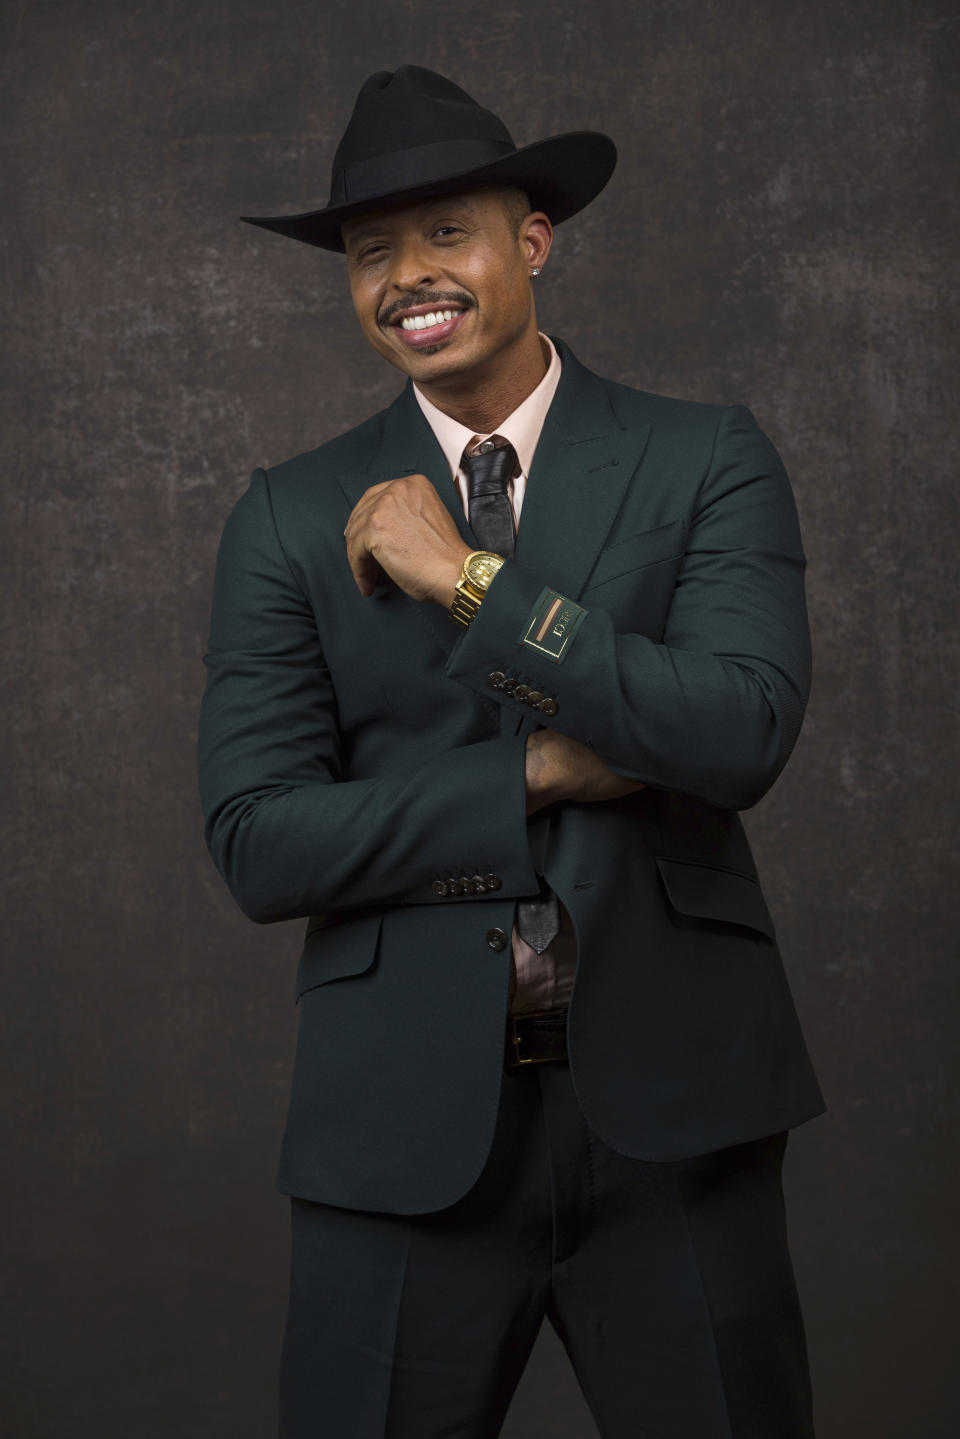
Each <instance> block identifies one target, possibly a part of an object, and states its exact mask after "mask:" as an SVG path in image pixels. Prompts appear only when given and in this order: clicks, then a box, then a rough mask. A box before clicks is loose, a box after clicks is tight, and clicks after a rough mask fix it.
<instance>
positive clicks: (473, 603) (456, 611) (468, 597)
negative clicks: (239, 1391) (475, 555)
mask: <svg viewBox="0 0 960 1439" xmlns="http://www.w3.org/2000/svg"><path fill="white" fill-rule="evenodd" d="M485 594H486V591H485V590H477V589H475V588H474V586H473V585H471V583H470V581H469V580H468V579H467V578H466V577H465V576H464V575H461V577H460V579H459V580H458V581H457V588H456V593H455V595H454V597H453V603H452V605H451V606H450V608H449V609H448V610H447V614H448V615H449V616H450V618H451V619H452V620H456V621H457V623H458V624H461V625H463V627H464V629H468V628H469V627H470V625H471V624H472V623H473V618H474V615H475V614H476V613H477V610H478V609H479V608H480V605H481V604H482V602H483V596H484V595H485Z"/></svg>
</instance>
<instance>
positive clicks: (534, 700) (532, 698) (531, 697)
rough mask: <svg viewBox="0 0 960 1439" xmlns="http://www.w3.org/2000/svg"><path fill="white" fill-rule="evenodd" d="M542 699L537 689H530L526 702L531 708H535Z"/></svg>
mask: <svg viewBox="0 0 960 1439" xmlns="http://www.w3.org/2000/svg"><path fill="white" fill-rule="evenodd" d="M542 699H543V695H542V694H541V693H540V691H539V690H531V691H530V693H529V694H528V695H527V704H528V705H529V706H530V708H531V709H536V708H537V706H538V705H539V704H540V702H541V700H542Z"/></svg>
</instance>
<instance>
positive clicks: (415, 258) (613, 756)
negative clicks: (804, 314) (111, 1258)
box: [199, 65, 824, 1439]
mask: <svg viewBox="0 0 960 1439" xmlns="http://www.w3.org/2000/svg"><path fill="white" fill-rule="evenodd" d="M615 158H616V152H615V149H614V146H613V144H612V142H611V141H610V140H609V138H608V137H606V136H604V135H599V134H596V133H594V132H590V131H587V132H575V133H572V134H568V135H560V136H555V137H553V138H551V139H547V140H543V141H540V142H538V143H535V144H532V145H528V146H526V147H524V148H523V149H517V148H516V147H515V145H514V143H513V140H512V138H511V137H510V135H509V132H508V131H507V130H506V129H505V127H504V126H503V125H502V123H501V122H500V121H499V120H498V119H497V117H496V116H495V115H493V114H492V113H491V112H489V111H487V110H484V109H481V107H480V106H479V105H477V104H476V102H475V101H473V100H472V99H471V97H470V96H469V95H467V94H466V93H465V92H464V91H463V90H462V89H460V88H459V87H458V86H456V85H454V84H452V83H451V82H450V81H448V80H446V79H444V77H442V76H440V75H437V74H435V73H433V72H431V71H429V70H425V69H423V68H421V67H418V66H407V65H405V66H401V67H400V68H399V69H398V70H396V71H395V72H389V71H387V72H379V73H377V74H375V75H373V76H371V77H370V79H369V80H368V81H367V82H366V83H365V84H364V86H363V87H362V89H361V91H360V94H359V97H358V99H357V102H356V106H355V108H354V112H353V116H352V118H351V120H350V123H349V125H348V127H347V130H346V132H345V134H344V136H343V138H342V140H341V142H340V145H339V147H338V150H337V153H336V156H335V159H334V164H333V181H332V185H331V197H330V202H329V204H328V205H327V206H326V207H325V208H324V209H321V210H314V211H308V212H306V213H304V214H300V215H295V216H288V217H260V218H252V221H251V222H252V223H254V224H258V225H261V226H263V227H265V228H267V229H272V230H275V231H278V232H279V233H281V234H284V235H287V236H289V237H291V238H294V239H297V240H300V241H302V242H305V243H308V244H313V245H317V246H319V247H320V248H323V249H327V250H330V251H333V252H338V253H340V254H343V255H345V257H346V268H347V274H348V277H349V282H350V288H351V294H352V297H353V303H354V306H355V308H356V312H357V316H358V318H359V320H360V324H361V327H362V329H363V332H364V334H365V335H366V337H367V339H368V340H369V341H370V343H371V345H372V346H373V348H374V349H375V350H376V351H377V353H378V354H380V355H382V356H383V358H384V359H385V360H387V361H388V362H389V363H390V364H392V365H394V366H395V367H396V368H397V369H399V370H400V371H401V372H402V373H403V374H405V375H406V376H407V383H406V385H405V387H404V389H403V391H402V393H401V394H400V395H399V396H398V398H397V399H396V400H395V401H394V402H393V403H392V404H391V405H389V406H388V407H387V408H386V409H385V410H383V411H382V412H380V413H379V414H376V415H374V416H373V417H372V418H370V419H369V420H367V421H365V422H364V423H363V424H361V425H358V426H357V427H356V428H355V429H352V430H350V431H348V432H347V433H345V434H342V435H340V436H338V437H337V438H335V439H333V440H331V441H330V442H329V443H327V444H325V445H322V446H320V447H319V448H318V449H315V450H312V451H309V452H307V453H306V454H303V455H298V456H296V457H295V458H294V459H291V460H288V461H286V462H285V463H283V464H280V465H277V466H275V467H273V468H271V469H269V470H264V469H256V470H254V472H253V475H252V477H251V481H250V485H249V488H248V489H247V490H246V492H245V493H244V494H242V495H241V496H240V498H239V500H238V501H237V502H236V504H235V505H234V508H233V510H232V512H231V513H230V515H229V516H228V518H227V521H226V525H225V527H224V531H223V535H222V538H221V542H220V548H219V552H218V556H217V565H216V574H215V578H214V592H213V607H212V619H211V630H210V641H209V647H208V650H207V653H206V654H205V656H204V661H205V664H206V666H207V686H206V690H205V693H204V698H203V705H202V711H201V716H200V734H199V773H200V786H201V796H202V801H203V809H204V817H205V824H206V830H205V833H206V838H207V843H208V845H209V848H210V853H211V855H212V857H213V859H214V861H215V863H216V865H217V867H218V869H219V870H220V872H221V874H222V875H223V877H224V879H225V881H226V883H227V884H228V885H229V887H230V890H231V893H232V894H233V896H234V897H235V899H236V901H237V903H238V904H239V905H240V907H241V909H242V910H243V911H244V913H245V914H247V915H248V916H249V917H250V918H251V919H253V920H255V921H257V922H258V923H272V922H275V921H278V920H287V919H295V918H306V919H307V921H308V923H307V929H306V934H305V939H304V944H303V949H302V952H301V956H300V961H299V966H298V971H297V980H296V997H297V1000H298V1001H299V1003H300V1029H299V1037H298V1043H297V1052H296V1057H295V1062H294V1074H293V1083H292V1090H291V1096H290V1107H289V1111H288V1118H287V1125H286V1130H285V1134H284V1138H283V1146H282V1152H281V1157H280V1166H279V1173H278V1178H277V1184H278V1188H279V1189H280V1190H281V1192H283V1193H286V1194H289V1195H290V1196H291V1208H292V1270H291V1288H290V1305H289V1312H288V1318H287V1326H286V1331H285V1336H284V1345H283V1353H282V1359H281V1366H280V1369H281V1372H280V1414H281V1433H282V1434H283V1435H284V1436H286V1439H307V1436H311V1439H315V1436H318V1435H321V1434H322V1435H324V1436H331V1439H373V1436H378V1439H379V1436H385V1435H389V1436H391V1437H392V1439H433V1436H437V1439H439V1436H441V1435H453V1434H457V1435H458V1436H468V1435H469V1436H477V1439H480V1436H494V1435H496V1434H497V1433H499V1431H500V1427H501V1424H502V1421H503V1418H504V1415H505V1413H506V1410H507V1408H508V1406H509V1403H510V1399H511V1396H512V1394H513V1392H514V1389H515V1387H516V1384H517V1382H518V1380H519V1377H520V1374H521V1372H522V1370H523V1367H524V1364H525V1362H526V1359H527V1357H528V1355H529V1353H530V1350H531V1347H532V1345H533V1343H534V1340H535V1338H536V1334H537V1331H538V1329H539V1326H540V1324H541V1322H542V1320H543V1317H544V1315H547V1316H548V1317H549V1319H550V1321H551V1323H552V1324H553V1325H554V1327H555V1328H556V1330H557V1332H558V1333H559V1335H560V1337H561V1339H562V1341H563V1343H564V1345H565V1346H566V1349H567V1352H568V1353H569V1355H570V1358H571V1361H572V1363H573V1366H574V1369H575V1371H576V1374H577V1377H578V1380H579V1382H580V1384H581V1387H582V1389H583V1391H584V1394H585V1396H586V1399H587V1402H588V1403H589V1405H590V1408H591V1410H592V1411H593V1413H594V1415H595V1416H596V1420H597V1424H598V1426H599V1429H600V1432H601V1433H602V1434H603V1436H604V1439H627V1436H629V1439H634V1436H636V1435H638V1434H641V1433H642V1434H657V1435H659V1436H663V1439H694V1436H695V1439H721V1436H723V1439H731V1436H732V1439H761V1436H762V1439H792V1436H809V1435H811V1434H812V1421H811V1406H810V1390H809V1376H808V1370H807V1359H806V1352H805V1344H804V1333H803V1324H802V1319H801V1315H800V1310H799V1305H798V1301H797V1294H796V1288H795V1285H794V1280H793V1274H792V1270H791V1264H790V1258H789V1253H788V1249H787V1241H786V1233H785V1222H784V1214H783V1199H782V1190H781V1185H780V1174H781V1164H782V1159H783V1154H784V1149H785V1145H786V1139H787V1130H788V1129H789V1128H791V1127H793V1126H794V1125H796V1124H799V1123H802V1122H803V1121H804V1120H807V1119H809V1118H811V1117H812V1116H814V1115H816V1114H819V1113H822V1112H823V1108H824V1104H823V1099H822V1096H821V1094H820V1090H819V1088H818V1085H817V1081H816V1078H815V1076H814V1074H813V1071H812V1068H811V1065H810V1060H809V1058H808V1055H807V1051H806V1048H805V1046H804V1042H803V1038H802V1035H801V1032H800V1028H799V1025H798V1021H797V1016H796V1013H795V1010H794V1007H793V1003H792V1000H791V997H790V992H789V988H788V986H787V982H786V978H785V975H784V971H783V967H782V964H781V961H780V956H779V954H778V951H777V946H776V941H775V932H774V926H773V922H772V920H771V917H770V914H769V911H768V910H767V907H766V904H765V902H764V898H763V895H762V892H761V888H760V884H759V881H758V877H757V873H756V868H755V865H754V862H753V858H752V856H751V853H750V848H749V845H748V842H747V839H746V835H745V833H744V830H743V826H742V824H741V821H740V818H739V815H738V813H737V812H738V811H739V810H741V809H746V808H748V807H750V806H751V805H753V804H755V803H756V802H757V801H758V800H759V799H761V798H762V796H763V795H764V794H765V793H766V792H767V791H768V789H769V788H770V786H771V785H772V784H773V782H774V780H775V779H776V777H777V775H778V774H779V773H780V771H781V769H782V768H783V765H784V764H785V763H786V761H787V758H788V756H789V754H790V751H791V749H792V747H793V745H794V742H795V740H796V737H797V733H798V731H799V728H800V723H801V720H802V716H803V710H804V706H805V703H806V698H807V693H808V688H809V667H810V655H809V635H808V629H807V621H806V613H805V607H804V591H803V572H804V564H805V561H804V555H803V550H802V547H801V541H800V535H799V530H798V525H797V517H796V511H795V507H794V502H793V498H792V494H791V490H790V485H789V482H788V480H787V477H786V475H785V473H784V470H783V466H782V464H781V463H780V460H779V457H778V456H777V454H776V451H775V450H774V448H773V446H772V445H771V444H770V442H769V441H768V440H767V439H766V437H765V436H764V435H763V434H762V433H761V431H760V430H759V429H758V428H757V425H756V422H755V420H754V418H753V416H752V414H751V413H750V411H749V410H747V409H746V408H745V407H743V406H742V405H734V406H729V407H725V406H722V405H712V404H701V403H694V402H687V401H680V400H674V399H668V398H664V397H660V396H656V395H651V394H647V393H644V392H641V391H637V390H633V389H630V388H628V387H626V386H623V385H619V384H616V383H614V382H613V381H609V380H605V379H602V378H600V377H599V376H598V375H595V374H594V373H593V372H592V371H590V370H589V369H587V368H586V367H585V366H584V365H582V364H581V363H580V362H579V361H578V360H577V358H576V356H575V355H574V354H573V352H572V350H571V349H570V347H569V346H568V345H567V344H566V342H565V341H563V340H562V339H560V338H559V337H558V336H550V335H547V334H546V333H544V332H542V331H540V330H539V329H538V325H537V318H536V307H535V302H534V293H533V284H534V279H535V277H536V276H538V275H539V274H540V273H541V272H542V271H543V269H544V266H545V264H546V262H547V259H548V256H549V253H550V247H551V242H552V236H553V226H555V225H557V224H559V223H561V222H563V221H565V220H566V219H567V218H569V217H570V216H571V215H573V214H575V213H576V212H577V211H578V210H580V209H582V208H583V206H584V205H586V204H587V203H589V201H590V200H591V199H592V198H593V197H594V196H595V195H596V194H597V193H599V191H600V190H601V189H602V188H603V186H604V185H605V184H606V182H607V180H608V178H609V176H610V174H611V173H612V170H613V166H614V163H615ZM245 218H250V217H245ZM595 299H596V302H597V303H598V304H612V303H616V298H615V297H610V296H603V295H599V294H598V295H597V296H596V297H595ZM521 512H522V523H520V524H519V526H518V525H517V521H518V520H520V519H521ZM551 1430H552V1424H551V1420H550V1417H549V1416H545V1418H544V1427H543V1433H544V1434H548V1433H550V1432H551Z"/></svg>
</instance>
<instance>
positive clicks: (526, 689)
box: [513, 685, 530, 700]
mask: <svg viewBox="0 0 960 1439" xmlns="http://www.w3.org/2000/svg"><path fill="white" fill-rule="evenodd" d="M529 693H530V686H529V685H516V686H515V687H514V691H513V697H514V699H515V700H525V699H526V697H527V695H528V694H529Z"/></svg>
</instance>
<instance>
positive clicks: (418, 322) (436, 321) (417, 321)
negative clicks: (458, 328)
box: [400, 310, 460, 330]
mask: <svg viewBox="0 0 960 1439" xmlns="http://www.w3.org/2000/svg"><path fill="white" fill-rule="evenodd" d="M459 313H460V311H459V310H437V311H436V312H434V311H433V310H431V312H430V314H429V315H408V316H407V317H406V319H403V320H401V321H400V324H401V326H402V328H403V329H404V330H428V329H429V328H430V326H431V325H442V324H443V322H444V321H445V320H452V319H453V317H454V315H458V314H459Z"/></svg>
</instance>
